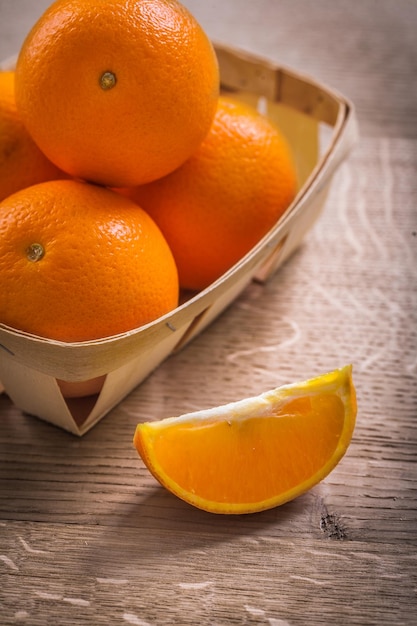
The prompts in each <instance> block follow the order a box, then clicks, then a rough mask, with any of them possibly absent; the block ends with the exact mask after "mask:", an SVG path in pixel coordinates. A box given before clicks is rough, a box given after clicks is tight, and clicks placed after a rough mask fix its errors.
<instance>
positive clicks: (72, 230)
mask: <svg viewBox="0 0 417 626" xmlns="http://www.w3.org/2000/svg"><path fill="white" fill-rule="evenodd" d="M35 244H37V245H38V246H41V249H42V250H43V252H44V254H43V256H40V258H38V260H31V259H30V256H31V254H30V253H31V251H32V254H33V251H34V250H35V251H36V245H35ZM177 303H178V275H177V270H176V267H175V262H174V260H173V257H172V254H171V252H170V250H169V248H168V246H167V243H166V241H165V239H164V238H163V236H162V234H161V232H160V230H159V229H158V227H157V226H156V225H155V223H154V222H153V221H152V219H151V218H150V217H149V216H148V215H147V214H146V213H145V212H144V211H142V210H141V209H140V208H138V207H137V206H136V205H135V204H134V203H132V202H130V201H129V200H128V199H127V198H123V197H122V196H120V195H119V194H116V193H115V192H113V191H110V190H108V189H105V188H102V187H98V186H95V185H91V184H88V183H82V182H76V181H71V180H67V181H53V182H46V183H41V184H39V185H35V186H33V187H29V188H27V189H24V190H22V191H19V192H17V193H16V194H13V195H12V196H9V197H8V198H7V199H6V200H4V201H3V202H2V203H0V322H1V323H3V324H6V325H8V326H11V327H13V328H16V329H19V330H23V331H26V332H29V333H33V334H35V335H39V336H42V337H47V338H51V339H56V340H60V341H66V342H76V341H86V340H91V339H99V338H101V337H106V336H110V335H113V334H118V333H122V332H125V331H128V330H131V329H134V328H136V327H139V326H141V325H143V324H146V323H148V322H151V321H153V320H154V319H156V318H157V317H159V316H161V315H163V314H165V313H167V312H168V311H170V310H171V309H173V308H175V307H176V306H177Z"/></svg>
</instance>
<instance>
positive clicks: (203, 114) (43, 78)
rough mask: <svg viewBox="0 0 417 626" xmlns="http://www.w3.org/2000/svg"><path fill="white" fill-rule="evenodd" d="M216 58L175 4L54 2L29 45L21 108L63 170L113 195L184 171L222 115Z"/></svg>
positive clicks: (21, 76)
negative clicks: (115, 190) (217, 115)
mask: <svg viewBox="0 0 417 626" xmlns="http://www.w3.org/2000/svg"><path fill="white" fill-rule="evenodd" d="M218 90H219V71H218V65H217V58H216V55H215V53H214V49H213V47H212V45H211V42H210V40H209V39H208V37H207V35H206V34H205V32H204V31H203V29H202V28H201V27H200V25H199V24H198V23H197V21H196V20H195V19H194V17H193V16H192V15H191V14H190V13H189V12H188V11H187V10H186V9H185V8H184V7H183V6H182V5H181V4H180V3H179V2H177V1H176V0H94V1H93V0H57V2H55V3H53V4H52V5H51V7H50V8H49V9H47V11H46V12H45V13H44V14H43V16H41V18H40V19H39V21H38V22H37V23H36V24H35V25H34V26H33V28H32V30H31V32H30V33H29V35H28V36H27V38H26V40H25V42H24V44H23V46H22V49H21V51H20V54H19V58H18V63H17V68H16V100H17V104H18V109H19V111H20V114H21V115H22V118H23V120H24V122H25V124H26V126H27V128H28V129H29V132H30V133H31V134H32V136H33V138H34V139H35V141H36V143H37V144H38V145H39V146H40V148H41V149H42V151H43V152H45V154H46V155H47V156H48V157H49V158H50V159H51V160H52V161H53V162H54V163H56V164H57V165H58V166H59V167H60V168H62V169H63V170H65V171H66V172H69V173H70V174H71V175H73V176H74V177H77V178H82V179H85V180H89V181H93V182H97V183H100V184H104V185H108V186H130V185H137V184H142V183H145V182H148V181H150V180H154V179H156V178H158V177H160V176H164V175H166V174H167V173H168V172H170V171H172V170H174V169H175V168H176V167H178V166H179V165H181V163H183V162H184V161H185V160H186V159H187V158H188V157H189V156H190V155H191V154H192V153H193V152H194V151H195V149H196V148H197V146H198V145H199V144H200V142H201V141H202V139H203V138H204V137H205V135H206V134H207V132H208V130H209V128H210V125H211V122H212V119H213V116H214V113H215V109H216V102H217V97H218Z"/></svg>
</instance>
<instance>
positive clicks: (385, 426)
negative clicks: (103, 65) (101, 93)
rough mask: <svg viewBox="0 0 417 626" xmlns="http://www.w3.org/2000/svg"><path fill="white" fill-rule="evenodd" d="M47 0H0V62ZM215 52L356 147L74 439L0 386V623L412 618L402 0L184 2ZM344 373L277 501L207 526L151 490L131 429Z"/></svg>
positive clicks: (415, 128) (409, 251)
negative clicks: (326, 431) (213, 304)
mask: <svg viewBox="0 0 417 626" xmlns="http://www.w3.org/2000/svg"><path fill="white" fill-rule="evenodd" d="M48 4H49V0H42V1H40V0H38V1H37V2H36V3H35V2H31V1H30V0H25V1H24V0H14V1H13V2H12V1H11V0H0V58H5V57H7V56H8V55H11V54H13V53H14V52H16V51H17V49H18V48H19V46H20V44H21V42H22V40H23V37H24V35H25V34H26V32H27V30H28V28H29V27H30V26H31V24H32V23H33V22H34V20H35V18H36V17H37V16H38V15H39V14H40V13H41V11H42V10H43V9H44V8H45V7H46V6H47V5H48ZM185 4H186V5H187V6H188V7H189V8H190V9H191V10H192V12H193V13H194V14H195V15H196V17H197V18H198V19H199V20H200V22H201V23H202V25H203V27H204V28H205V29H206V31H207V32H208V34H209V35H210V36H211V37H212V38H213V39H215V40H218V41H221V42H223V43H227V44H229V45H231V46H237V47H240V48H244V49H247V50H249V51H251V52H254V53H257V54H260V55H263V56H267V57H270V58H271V59H272V60H274V61H277V62H279V63H282V64H285V65H288V66H289V67H292V68H294V69H297V70H299V71H302V72H304V73H306V74H309V75H311V76H313V77H315V78H316V79H317V80H319V81H321V82H324V83H325V84H329V85H330V86H332V87H333V88H336V89H338V90H339V91H340V92H341V93H343V94H345V95H346V96H347V97H349V98H351V99H352V101H353V102H354V103H355V105H356V108H357V116H358V120H359V126H360V134H361V137H360V142H359V144H358V145H357V147H356V148H355V150H354V151H353V152H352V154H351V156H350V157H349V159H348V160H347V161H346V162H345V163H344V164H343V165H342V166H341V168H340V170H339V171H338V173H337V175H336V177H335V179H334V183H333V185H332V188H331V193H330V195H329V198H328V201H327V204H326V208H325V212H324V214H323V216H322V217H321V219H320V220H319V222H318V223H317V224H316V226H315V227H314V229H313V230H312V231H311V233H310V234H309V235H308V236H307V238H306V239H305V241H304V244H303V245H302V247H301V248H300V249H299V250H298V251H297V252H296V253H295V254H294V255H293V256H292V257H291V259H290V260H288V261H287V262H286V264H285V265H284V266H283V267H282V268H281V269H280V270H279V271H278V272H277V274H276V275H275V276H274V278H273V279H272V280H271V281H270V282H269V283H268V284H267V285H265V286H261V285H259V284H255V283H253V284H251V285H250V286H249V287H248V288H247V289H246V291H245V292H244V293H243V295H242V296H241V297H240V298H239V299H238V300H237V301H236V302H235V303H234V304H233V305H232V306H231V307H230V308H229V309H228V310H227V311H226V312H225V313H224V314H223V315H222V316H221V317H220V318H218V320H216V322H214V323H213V324H212V325H211V326H210V327H209V329H207V330H206V331H205V332H204V333H203V334H202V335H200V336H199V337H198V338H197V339H195V340H194V341H193V342H192V344H190V345H189V346H188V347H187V348H186V349H185V350H184V351H182V352H180V353H179V354H177V355H176V356H174V357H171V358H170V359H169V360H168V361H166V362H165V363H164V364H163V365H162V366H161V367H160V368H159V369H158V370H157V371H156V372H155V373H154V374H153V375H152V376H150V377H149V378H148V379H147V380H146V381H145V383H143V384H142V385H141V386H140V387H139V388H137V389H136V390H135V391H134V392H133V393H131V395H130V396H129V397H127V398H126V399H125V400H124V401H123V402H122V403H121V404H120V405H119V406H117V408H115V409H114V410H113V411H112V412H111V413H110V414H109V415H108V416H107V417H106V418H105V419H104V420H103V421H102V422H101V423H100V424H99V425H98V426H96V427H95V428H94V429H93V430H92V431H91V432H89V433H88V434H87V435H86V436H85V437H83V438H82V439H78V438H76V437H74V436H72V435H70V434H67V433H66V432H64V431H61V430H58V429H57V428H55V427H53V426H51V425H48V424H46V423H44V422H42V421H40V420H38V419H36V418H34V417H30V416H28V415H23V414H22V413H21V412H20V411H19V410H18V409H16V408H15V407H14V406H13V405H12V404H11V402H10V400H9V399H8V398H7V396H5V395H4V394H3V395H2V396H0V413H1V430H0V476H1V487H0V489H1V501H0V519H1V523H0V623H1V624H30V625H42V626H43V625H45V624H54V625H55V624H59V625H65V626H66V625H74V624H91V625H94V626H98V625H100V624H106V625H109V624H112V625H113V624H121V625H134V626H135V625H136V626H159V625H163V624H180V625H187V624H190V625H197V624H198V625H201V626H206V625H209V624H210V625H222V624H247V625H252V624H266V625H268V626H287V625H288V626H293V625H295V624H305V623H309V624H326V625H327V624H361V625H362V624H375V625H378V626H380V625H382V624H387V625H390V626H391V625H394V624H395V625H397V624H398V625H406V624H416V623H417V602H416V594H417V579H416V568H417V549H416V546H417V537H416V530H417V525H416V508H417V507H416V496H417V489H416V485H417V472H416V468H417V465H416V443H417V427H416V426H417V421H416V420H417V400H416V389H417V385H416V383H417V376H416V367H417V360H416V354H417V352H416V348H417V345H416V328H417V324H416V309H417V307H416V268H417V264H416V247H417V219H416V204H417V192H416V170H417V111H416V102H417V92H416V85H417V83H416V59H417V40H416V35H415V32H416V25H417V3H416V2H415V1H414V0H396V2H392V1H391V0H362V2H346V1H345V0H315V1H314V2H312V1H309V0H279V1H278V0H257V2H252V1H251V0H227V1H225V0H211V1H210V2H204V1H203V0H187V1H186V2H185ZM346 363H353V366H354V380H355V383H356V387H357V393H358V403H359V412H358V421H357V427H356V430H355V433H354V438H353V441H352V444H351V446H350V448H349V450H348V452H347V454H346V456H345V457H344V459H343V460H342V461H341V463H340V464H339V465H338V466H337V467H336V469H335V470H334V471H333V472H332V473H331V474H330V475H329V476H328V477H327V478H326V479H325V480H324V481H323V482H322V483H321V484H320V485H318V486H317V487H315V488H314V489H312V490H311V491H310V492H309V493H307V494H306V495H304V496H302V497H300V498H298V499H297V500H295V501H293V502H290V503H288V504H286V505H284V506H282V507H280V508H277V509H274V510H270V511H266V512H264V513H261V514H256V515H247V516H237V517H236V516H230V517H224V516H215V515H210V514H206V513H203V512H202V511H199V510H197V509H194V508H191V507H190V506H187V505H186V504H185V503H183V502H182V501H180V500H178V499H176V498H175V497H174V496H172V495H171V494H169V493H168V492H166V491H165V490H163V489H162V488H161V487H159V485H158V484H157V483H156V482H155V481H154V479H153V478H152V477H151V476H150V475H149V474H148V472H147V471H146V470H145V469H144V467H143V465H142V463H141V461H140V460H139V458H138V456H137V453H136V451H135V450H134V449H133V446H132V435H133V432H134V429H135V426H136V423H137V422H138V421H142V420H145V419H155V418H159V417H168V416H169V415H176V414H179V413H183V412H185V411H189V410H194V409H198V408H205V407H208V406H213V405H217V404H221V403H224V402H226V401H231V400H235V399H239V398H242V397H245V396H247V395H255V394H257V393H259V392H261V391H264V390H266V389H269V388H271V387H274V386H277V385H280V384H283V383H287V382H291V381H296V380H302V379H304V378H308V377H310V376H314V375H316V374H320V373H322V372H325V371H328V370H331V369H333V368H335V367H339V366H342V365H344V364H346Z"/></svg>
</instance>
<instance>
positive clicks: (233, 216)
mask: <svg viewBox="0 0 417 626" xmlns="http://www.w3.org/2000/svg"><path fill="white" fill-rule="evenodd" d="M296 189H297V176H296V170H295V165H294V162H293V159H292V155H291V152H290V148H289V146H288V144H287V142H286V140H285V139H284V137H283V136H282V134H281V132H280V131H279V130H278V129H277V128H276V127H274V126H273V125H272V124H271V123H270V122H269V121H268V120H267V119H266V118H265V117H263V116H261V115H260V114H258V113H257V112H256V111H255V110H254V109H252V108H251V107H249V106H248V105H245V104H241V103H238V102H234V101H233V100H231V99H226V98H223V97H221V98H220V99H219V105H218V109H217V113H216V116H215V119H214V122H213V125H212V128H211V130H210V132H209V134H208V135H207V137H206V138H205V140H204V141H203V143H202V144H201V145H200V147H199V148H198V150H197V151H196V152H195V153H194V155H193V156H192V157H191V158H190V159H189V160H188V161H187V162H186V163H185V164H184V165H182V166H181V167H180V168H179V169H177V170H176V171H175V172H173V173H171V174H170V175H168V176H166V177H164V178H163V179H161V180H158V181H154V182H152V183H150V184H148V185H144V186H141V187H138V188H136V189H134V190H129V191H128V192H127V193H128V195H129V196H130V197H131V198H132V199H134V200H135V201H136V202H137V203H138V204H139V205H140V206H142V207H143V208H144V209H145V210H146V211H148V212H149V214H150V215H151V216H152V217H153V218H154V220H155V221H156V222H157V224H158V225H159V226H160V228H161V230H162V232H163V233H164V235H165V237H166V239H167V241H168V243H169V245H170V247H171V250H172V252H173V254H174V257H175V260H176V262H177V266H178V272H179V277H180V284H181V286H182V287H183V288H185V289H203V288H205V287H207V286H208V285H209V284H210V283H212V282H213V281H214V280H216V279H217V278H219V277H220V276H221V275H222V274H223V273H224V272H226V270H228V269H229V268H231V267H232V266H233V265H234V264H235V263H236V262H237V261H239V259H241V258H242V257H243V256H244V255H245V254H246V253H247V252H248V251H249V250H250V249H251V248H252V247H253V246H254V245H255V244H256V243H257V242H258V241H259V240H260V239H261V238H262V237H263V236H264V235H265V234H266V233H267V231H268V230H269V229H270V228H271V227H272V226H273V225H274V224H275V223H276V221H277V220H278V219H279V217H280V216H281V215H282V214H283V213H284V211H285V209H286V208H287V207H288V206H289V204H290V203H291V201H292V200H293V198H294V196H295V194H296Z"/></svg>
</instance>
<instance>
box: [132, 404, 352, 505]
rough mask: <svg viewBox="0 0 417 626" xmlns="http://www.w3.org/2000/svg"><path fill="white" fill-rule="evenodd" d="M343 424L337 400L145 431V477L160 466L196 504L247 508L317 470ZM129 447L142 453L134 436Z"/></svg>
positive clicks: (284, 490)
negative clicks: (147, 446)
mask: <svg viewBox="0 0 417 626" xmlns="http://www.w3.org/2000/svg"><path fill="white" fill-rule="evenodd" d="M343 425H344V406H343V402H342V400H341V399H340V398H339V397H337V396H335V395H320V396H313V397H309V398H297V399H295V400H292V401H289V402H288V403H287V404H285V406H284V407H281V409H280V411H279V412H277V413H276V414H274V415H266V416H261V417H254V418H247V419H243V420H231V421H228V420H226V419H224V420H222V421H213V422H203V423H201V424H198V423H188V424H186V423H184V424H181V425H178V424H177V425H176V426H175V427H173V428H170V427H167V428H161V429H158V430H157V431H156V430H150V431H149V432H148V435H149V437H150V438H152V444H151V447H153V451H152V453H151V456H152V458H148V461H149V463H150V468H151V471H152V466H154V467H153V469H154V470H155V469H157V466H159V468H163V473H164V474H165V476H166V477H169V478H168V479H167V480H168V481H169V482H170V483H171V481H172V482H174V483H177V485H178V486H179V487H180V488H182V489H184V490H185V491H187V492H189V493H191V494H192V493H196V494H198V497H199V498H203V499H206V500H208V501H211V502H220V503H221V502H225V503H235V504H243V503H251V502H253V503H255V502H260V501H264V500H268V499H270V498H274V497H276V496H277V494H280V493H285V492H287V491H289V490H291V489H293V488H294V487H296V486H298V485H300V484H301V483H304V482H305V481H308V479H310V478H311V477H312V476H314V474H316V473H317V472H319V471H320V470H322V469H323V466H324V465H325V464H326V462H327V461H328V459H330V458H331V457H332V455H333V453H334V451H335V449H336V447H337V445H338V443H339V441H340V436H341V432H342V429H343ZM318 435H319V436H318ZM135 443H136V445H137V447H138V449H140V448H142V445H141V442H140V438H139V437H135ZM142 451H143V452H144V450H143V448H142ZM179 451H181V453H180V454H179V453H178V452H179ZM207 468H209V469H208V470H207ZM233 476H235V477H236V480H233Z"/></svg>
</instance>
